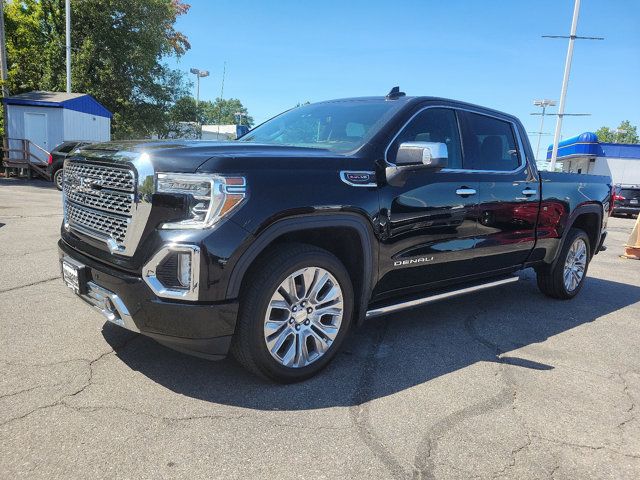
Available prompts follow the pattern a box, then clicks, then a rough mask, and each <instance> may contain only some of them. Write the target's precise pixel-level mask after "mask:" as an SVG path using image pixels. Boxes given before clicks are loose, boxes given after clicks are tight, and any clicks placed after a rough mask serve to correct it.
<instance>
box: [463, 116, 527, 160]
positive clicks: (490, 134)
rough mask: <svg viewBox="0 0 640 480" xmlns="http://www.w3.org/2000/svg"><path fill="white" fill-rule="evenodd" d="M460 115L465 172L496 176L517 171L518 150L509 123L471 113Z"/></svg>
mask: <svg viewBox="0 0 640 480" xmlns="http://www.w3.org/2000/svg"><path fill="white" fill-rule="evenodd" d="M460 113H461V114H462V145H463V147H464V157H465V165H468V166H469V167H467V168H471V169H472V170H494V171H500V172H508V171H511V170H515V169H517V168H518V166H519V165H520V160H519V156H518V147H517V142H516V137H515V133H514V131H513V126H512V125H511V123H509V122H505V121H503V120H498V119H497V118H493V117H488V116H486V115H479V114H476V113H471V112H460Z"/></svg>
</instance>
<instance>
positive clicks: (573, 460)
mask: <svg viewBox="0 0 640 480" xmlns="http://www.w3.org/2000/svg"><path fill="white" fill-rule="evenodd" d="M60 222H61V201H60V194H59V193H58V192H57V191H56V190H54V189H53V188H51V187H50V186H49V184H46V183H44V182H38V181H33V182H31V183H30V184H27V183H26V182H24V181H15V180H0V245H1V246H2V248H1V249H0V265H1V267H0V369H1V370H0V371H1V372H2V375H1V377H0V477H2V478H12V479H14V478H28V479H38V478H46V479H51V478H118V479H122V478H131V479H146V478H154V479H156V478H189V479H198V478H206V479H211V478H221V479H235V478H238V479H239V478H254V479H260V478H278V479H289V478H318V479H321V478H367V479H371V478H384V479H386V478H393V479H405V478H412V479H420V478H424V479H436V478H438V479H439V478H446V479H449V478H461V479H462V478H465V479H466V478H483V479H485V478H487V479H488V478H496V479H529V478H531V479H539V478H555V479H583V478H584V479H594V478H612V479H621V478H640V425H639V424H638V419H637V412H638V406H637V402H638V401H639V400H640V349H639V348H638V346H639V345H640V326H639V322H640V262H634V261H630V260H622V259H620V258H618V255H619V254H620V253H621V252H622V245H623V243H624V241H625V240H626V238H627V235H628V233H629V231H630V230H631V228H632V225H633V221H632V220H630V219H618V218H613V219H611V221H610V224H609V232H610V233H609V239H608V241H607V245H608V247H609V249H608V250H607V251H606V252H603V253H601V254H599V255H598V256H597V257H596V258H595V260H594V262H593V263H592V265H591V267H590V270H589V279H588V281H587V283H586V285H585V287H584V289H583V291H582V292H581V293H580V295H579V297H578V298H576V299H574V300H572V301H566V302H563V301H557V300H551V299H548V298H546V297H544V296H543V295H542V294H540V293H539V292H538V290H537V288H536V285H535V277H534V275H533V272H531V271H526V272H524V274H523V278H522V280H521V281H520V282H518V283H516V284H512V285H508V286H504V287H501V288H496V289H494V290H490V291H487V292H484V293H479V294H474V295H471V296H467V297H464V298H458V299H454V300H450V301H447V302H442V303H438V304H434V305H431V306H428V307H425V308H420V309H416V310H412V311H407V312H403V313H401V314H395V315H390V316H388V317H383V318H380V319H379V320H374V321H370V322H369V323H368V324H366V325H365V326H364V327H363V328H361V329H359V330H357V331H355V332H354V333H353V334H352V335H351V336H350V338H349V339H348V341H347V343H346V347H345V348H344V349H343V351H342V352H341V353H340V354H339V355H338V357H337V358H336V360H335V361H334V362H333V363H332V364H331V365H330V366H329V368H327V369H326V370H325V371H324V372H323V373H322V374H320V375H319V376H318V377H316V378H314V379H312V380H310V381H307V382H305V383H302V384H297V385H289V386H281V385H273V384H269V383H265V382H263V381H260V380H258V379H256V378H254V377H252V376H250V375H249V374H248V373H246V372H245V371H244V370H242V368H240V367H239V366H238V365H237V364H236V363H235V362H234V361H233V360H231V359H228V360H224V361H221V362H208V361H205V360H200V359H197V358H192V357H188V356H185V355H182V354H180V353H176V352H173V351H171V350H169V349H167V348H165V347H162V346H160V345H158V344H157V343H155V342H154V341H152V340H150V339H148V338H145V337H142V336H139V335H136V334H132V333H130V332H127V331H125V330H122V329H120V328H119V327H117V326H113V325H111V324H105V322H104V321H103V319H102V317H101V316H100V315H99V314H98V313H97V312H96V311H94V310H93V309H92V308H91V307H89V306H88V305H86V304H85V303H84V302H82V301H80V300H79V299H77V298H75V297H74V296H73V294H72V293H71V291H70V290H68V289H67V288H66V287H65V286H64V285H63V284H62V281H61V280H60V279H59V267H58V259H57V253H56V240H57V237H58V230H59V225H60Z"/></svg>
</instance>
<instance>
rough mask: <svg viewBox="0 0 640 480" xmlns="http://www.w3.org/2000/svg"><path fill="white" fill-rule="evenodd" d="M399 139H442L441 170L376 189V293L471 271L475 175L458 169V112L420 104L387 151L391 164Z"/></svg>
mask: <svg viewBox="0 0 640 480" xmlns="http://www.w3.org/2000/svg"><path fill="white" fill-rule="evenodd" d="M403 142H438V143H444V144H445V145H446V146H447V150H448V166H447V168H446V169H443V170H440V171H434V170H429V169H424V168H422V169H418V170H415V171H413V172H412V173H410V174H409V175H408V177H407V179H406V182H405V183H404V184H403V185H401V186H392V185H388V184H387V185H385V186H384V187H382V188H381V189H380V205H381V212H380V216H381V224H382V225H383V226H384V228H383V231H384V233H383V235H382V238H381V246H380V258H379V267H380V282H379V284H378V287H377V288H376V291H375V292H374V293H375V294H376V296H378V295H385V294H390V293H393V294H397V293H400V291H401V290H409V289H413V288H414V287H419V288H420V287H424V286H426V285H428V284H437V283H438V282H443V281H447V280H451V279H454V278H459V277H464V276H466V275H469V274H472V273H475V271H476V269H475V267H474V265H473V249H474V245H475V241H476V234H477V230H476V229H477V220H476V217H477V202H478V196H477V191H478V189H479V182H478V176H477V175H476V174H474V173H472V172H465V171H464V170H463V157H462V146H461V141H460V135H459V128H458V120H457V114H456V112H455V111H454V110H452V109H449V108H444V107H436V106H434V107H424V108H423V109H422V110H420V111H419V112H418V113H417V114H415V115H414V116H413V118H412V119H411V120H410V121H409V122H408V123H407V125H405V127H404V128H403V129H402V130H401V131H400V133H399V134H398V135H397V136H396V138H395V139H394V140H393V142H392V143H391V145H390V146H389V148H388V150H387V158H386V160H387V162H389V163H391V164H393V163H394V162H395V155H396V153H397V150H398V147H399V146H400V144H401V143H403Z"/></svg>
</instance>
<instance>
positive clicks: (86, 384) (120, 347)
mask: <svg viewBox="0 0 640 480" xmlns="http://www.w3.org/2000/svg"><path fill="white" fill-rule="evenodd" d="M136 338H139V336H138V335H133V336H132V337H130V338H128V339H127V340H126V341H124V342H122V343H121V344H120V345H118V346H117V347H115V348H112V349H110V350H109V351H107V352H104V353H102V354H100V355H99V356H98V357H96V358H95V359H93V360H86V359H75V360H69V361H65V362H57V363H68V362H71V361H83V362H86V364H87V367H88V369H89V371H88V375H87V380H86V381H85V382H84V384H83V385H82V386H81V387H79V388H78V389H76V390H75V391H74V392H71V393H67V394H65V395H63V396H61V397H60V398H58V400H56V401H55V402H52V403H48V404H46V405H40V406H38V407H36V408H33V409H31V410H29V411H28V412H26V413H24V414H22V415H19V416H17V417H12V418H9V419H8V420H6V421H4V422H2V423H0V426H4V425H7V424H9V423H13V422H16V421H18V420H22V419H24V418H26V417H28V416H30V415H32V414H34V413H36V412H38V411H40V410H44V409H47V408H52V407H57V406H67V407H70V408H73V406H71V405H69V404H68V403H67V402H66V400H67V399H69V398H72V397H75V396H77V395H79V394H80V393H82V392H84V391H85V390H86V389H87V388H88V387H89V386H91V385H92V383H93V365H94V364H95V363H96V362H98V361H100V360H101V359H103V358H104V357H106V356H108V355H111V354H114V353H118V352H120V351H122V350H123V349H124V348H126V347H127V346H128V345H129V344H130V343H131V342H132V341H133V340H135V339H136ZM4 363H5V364H6V363H8V362H4ZM66 383H69V382H66Z"/></svg>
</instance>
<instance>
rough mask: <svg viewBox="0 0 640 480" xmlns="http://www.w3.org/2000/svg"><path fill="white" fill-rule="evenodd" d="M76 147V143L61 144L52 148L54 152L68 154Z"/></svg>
mask: <svg viewBox="0 0 640 480" xmlns="http://www.w3.org/2000/svg"><path fill="white" fill-rule="evenodd" d="M76 145H77V143H63V144H62V145H60V146H58V147H56V148H54V150H55V151H56V152H60V153H69V152H70V151H71V150H73V149H74V148H75V146H76Z"/></svg>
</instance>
